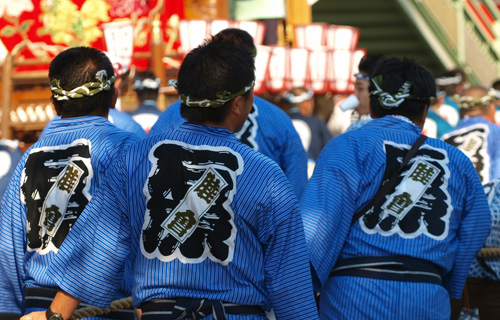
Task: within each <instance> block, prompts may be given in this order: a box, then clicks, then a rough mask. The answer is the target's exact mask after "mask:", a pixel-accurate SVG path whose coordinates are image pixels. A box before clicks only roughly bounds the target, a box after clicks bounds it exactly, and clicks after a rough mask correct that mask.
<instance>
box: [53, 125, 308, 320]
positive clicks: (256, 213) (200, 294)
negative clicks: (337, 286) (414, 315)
mask: <svg viewBox="0 0 500 320" xmlns="http://www.w3.org/2000/svg"><path fill="white" fill-rule="evenodd" d="M162 148H164V150H170V151H168V152H167V151H166V152H165V153H164V154H163V153H160V150H162ZM172 150H173V151H172ZM162 155H163V157H162ZM157 157H159V158H158V160H156V159H157ZM205 157H206V158H205ZM203 159H205V160H203ZM215 159H219V160H217V161H216V160H215ZM228 159H233V160H234V161H232V160H231V161H228ZM156 161H157V162H156ZM153 163H156V164H155V165H156V167H153ZM207 163H208V164H207ZM167 164H168V165H167ZM220 164H225V165H224V166H221V165H220ZM207 165H208V167H209V168H211V169H214V172H217V174H221V177H224V178H223V179H221V180H224V181H226V182H227V185H229V186H231V185H232V186H233V188H232V189H231V188H228V189H227V190H226V189H225V190H226V191H225V192H224V193H221V194H219V196H218V197H219V198H218V199H225V201H227V202H224V205H223V208H224V210H220V209H219V208H220V203H219V202H217V205H214V206H212V207H210V210H209V211H208V213H207V220H202V218H199V219H200V222H199V224H197V227H195V230H194V231H193V232H194V233H193V234H192V236H189V237H188V238H187V239H186V240H183V241H185V242H178V243H177V240H176V241H174V242H173V244H172V243H170V242H171V240H172V239H173V237H172V236H171V235H172V234H173V231H172V230H173V227H170V226H167V225H168V223H166V222H165V223H164V221H170V220H168V219H170V218H171V217H174V216H175V214H174V213H172V212H180V210H179V211H177V207H178V205H177V203H179V205H181V204H182V203H183V202H182V201H181V200H182V199H181V198H182V197H183V196H184V194H185V192H186V191H185V190H186V189H187V188H190V186H198V181H199V180H196V179H197V177H198V176H197V175H203V174H204V172H205V173H206V172H208V171H209V170H208V169H207ZM229 168H233V169H231V170H230V169H229ZM233 170H234V175H233V178H229V175H226V173H228V172H231V171H233ZM192 175H194V176H192ZM148 176H149V178H148ZM195 176H196V177H195ZM233 179H234V180H233ZM106 181H107V182H106V186H105V187H103V188H100V190H98V193H97V194H96V195H95V196H94V197H93V199H92V201H91V202H90V203H89V205H88V206H87V207H86V211H85V212H86V214H89V216H90V217H91V218H89V219H88V223H87V224H85V225H82V224H78V225H77V226H75V228H74V229H73V230H72V232H71V234H70V235H69V236H68V237H67V238H66V242H67V243H68V245H65V246H64V247H63V248H61V250H60V251H59V254H58V255H57V257H56V259H55V260H54V263H53V264H52V266H51V269H50V273H51V277H52V278H53V279H54V281H56V282H57V283H58V284H59V285H60V287H61V288H63V289H64V290H65V291H67V292H68V293H70V294H71V295H74V296H75V297H77V298H79V299H81V300H82V301H85V302H87V303H90V304H96V305H101V306H103V305H106V304H107V303H109V301H110V299H111V297H110V293H112V292H113V291H114V290H115V289H116V286H117V284H118V283H119V279H120V278H121V276H122V274H123V273H124V272H125V273H127V272H128V271H127V270H126V269H127V268H131V265H132V264H133V265H134V267H133V277H134V290H133V299H134V304H135V305H136V306H140V304H141V303H143V302H146V301H150V300H152V299H161V298H175V297H187V298H206V299H211V300H221V301H225V302H230V303H238V304H244V305H257V306H262V307H263V308H264V309H265V310H269V309H271V308H273V309H274V311H275V314H276V317H277V319H316V318H317V311H316V305H315V301H314V295H313V290H312V284H311V275H310V270H309V262H308V257H307V251H306V244H305V237H304V233H303V226H302V220H301V216H300V212H299V206H298V202H297V200H296V197H295V195H294V193H293V191H292V190H291V187H290V184H289V182H288V181H287V179H286V177H285V175H284V174H283V172H282V171H281V170H280V168H279V167H278V166H277V165H276V164H275V163H274V162H273V161H271V160H270V159H269V158H267V157H265V156H263V155H262V154H260V153H257V152H255V151H254V150H252V149H250V148H249V147H247V146H245V145H244V144H241V143H240V142H239V141H238V140H237V139H236V137H235V136H234V134H232V133H231V132H229V131H228V130H226V129H223V128H216V127H206V126H202V125H193V124H188V123H185V124H183V125H181V127H180V128H179V129H178V130H175V131H169V132H165V133H162V134H157V135H153V136H151V135H150V136H148V137H147V138H146V139H144V140H142V141H141V142H140V143H137V144H135V145H133V146H132V147H131V148H130V150H129V151H128V152H127V153H126V154H124V155H123V157H122V158H121V160H120V161H117V162H116V164H115V165H114V166H113V168H112V169H111V170H110V171H109V176H108V179H107V180H106ZM232 181H234V182H235V183H234V184H232ZM193 188H194V187H193ZM164 189H165V190H164ZM179 190H180V191H179ZM182 190H184V191H182ZM195 190H196V189H195ZM193 193H194V192H193ZM155 194H156V195H160V196H159V197H157V198H155V196H154V195H155ZM187 194H189V193H187ZM150 195H153V196H151V198H150ZM153 199H157V200H158V202H153ZM186 199H190V200H186V203H189V205H188V206H189V208H188V209H187V211H185V212H188V211H190V210H191V209H193V208H195V207H196V203H199V202H196V201H192V199H193V198H186ZM217 201H219V200H217ZM103 210H104V211H105V212H106V215H102V214H99V212H102V211H103ZM193 210H194V209H193ZM212 211H213V212H212ZM227 212H229V213H231V212H232V215H231V216H232V218H231V219H229V220H227V221H228V222H230V223H229V224H227V223H225V222H226V220H225V218H224V217H227V216H226V215H225V213H227ZM158 217H160V220H158ZM203 219H204V217H203ZM210 219H213V220H211V221H212V222H213V224H212V223H209V222H207V221H208V220H210ZM202 221H203V222H202ZM214 221H215V222H214ZM218 221H221V222H220V223H222V224H221V225H219V224H217V223H218ZM155 228H156V229H155ZM148 230H157V231H156V232H155V233H154V234H152V233H149V231H148ZM212 230H218V231H217V232H216V233H211V231H212ZM229 231H230V233H231V234H232V235H233V236H230V237H229V238H226V236H229V234H228V232H229ZM199 234H205V235H204V236H201V237H200V238H196V237H197V235H199ZM219 238H220V239H219ZM196 239H198V240H196ZM203 239H204V240H203ZM224 239H225V240H224ZM160 240H161V241H160ZM221 240H224V241H222V242H220V241H221ZM169 243H170V244H169ZM175 243H177V245H175ZM204 243H207V244H208V245H207V246H205V249H203V245H204ZM151 244H153V245H152V246H151ZM184 244H186V246H184ZM200 244H201V246H202V247H200ZM196 248H198V249H196ZM224 249H226V250H224ZM195 251H196V252H195ZM124 263H125V264H126V266H124ZM77 270H78V271H77ZM228 317H229V319H262V318H263V317H259V316H237V315H228ZM264 318H265V317H264ZM207 319H212V317H211V316H209V317H207Z"/></svg>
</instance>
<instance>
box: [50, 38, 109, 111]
mask: <svg viewBox="0 0 500 320" xmlns="http://www.w3.org/2000/svg"><path fill="white" fill-rule="evenodd" d="M49 79H50V85H51V90H52V96H53V97H54V99H55V100H57V102H56V103H57V104H58V106H59V108H60V113H61V116H62V117H63V118H71V117H81V116H86V115H90V114H107V112H108V110H109V108H110V107H111V104H112V101H113V82H114V71H113V66H112V64H111V62H110V61H109V58H108V57H107V56H106V54H104V53H103V52H102V51H99V50H97V49H94V48H89V47H75V48H70V49H67V50H65V51H63V52H61V53H59V54H58V55H57V56H56V57H55V58H54V59H53V60H52V62H51V63H50V66H49Z"/></svg>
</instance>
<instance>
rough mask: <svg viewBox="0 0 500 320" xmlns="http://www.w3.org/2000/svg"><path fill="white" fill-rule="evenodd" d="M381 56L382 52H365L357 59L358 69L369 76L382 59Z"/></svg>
mask: <svg viewBox="0 0 500 320" xmlns="http://www.w3.org/2000/svg"><path fill="white" fill-rule="evenodd" d="M383 57H384V55H383V54H373V53H371V54H370V53H368V54H365V55H364V56H363V58H361V60H360V61H359V64H358V70H359V71H360V72H364V73H366V74H367V75H369V76H371V75H372V73H373V71H374V70H375V67H376V66H377V63H378V62H379V61H380V60H382V58H383Z"/></svg>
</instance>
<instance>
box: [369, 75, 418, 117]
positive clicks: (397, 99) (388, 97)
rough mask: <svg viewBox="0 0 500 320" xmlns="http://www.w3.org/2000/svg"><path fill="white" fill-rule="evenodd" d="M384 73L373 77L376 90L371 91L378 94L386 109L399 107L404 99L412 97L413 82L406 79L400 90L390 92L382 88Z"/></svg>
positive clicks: (382, 105) (381, 104)
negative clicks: (393, 92)
mask: <svg viewBox="0 0 500 320" xmlns="http://www.w3.org/2000/svg"><path fill="white" fill-rule="evenodd" d="M382 79H383V77H382V75H378V76H376V77H373V79H372V82H373V84H374V85H375V90H374V91H372V92H370V93H371V94H373V95H376V96H378V101H379V102H380V106H381V107H382V108H384V109H393V108H397V107H399V105H400V104H401V103H403V101H405V100H406V99H411V98H412V96H411V95H410V88H411V85H412V84H411V82H410V81H405V83H403V85H402V86H401V88H399V90H398V92H396V93H395V94H390V93H388V92H385V91H383V90H382V89H381V86H382Z"/></svg>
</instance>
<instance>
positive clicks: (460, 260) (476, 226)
mask: <svg viewBox="0 0 500 320" xmlns="http://www.w3.org/2000/svg"><path fill="white" fill-rule="evenodd" d="M470 167H471V169H470V170H469V173H468V174H467V176H468V179H467V185H466V186H465V187H466V188H467V197H466V199H465V203H464V210H463V213H462V221H461V223H460V226H459V228H458V230H457V239H458V244H457V251H456V255H455V261H454V263H453V268H452V269H451V271H450V272H449V273H447V274H446V275H445V276H444V277H443V285H444V287H445V288H446V289H447V290H448V292H449V294H450V296H451V297H452V298H456V299H459V298H460V297H461V296H462V291H463V288H464V285H465V280H466V278H467V272H468V271H469V268H470V265H471V263H472V261H473V259H474V257H475V256H476V255H477V253H478V252H479V251H480V250H481V248H482V247H483V245H484V242H485V241H486V238H487V237H488V235H489V233H490V229H491V213H490V207H489V205H488V200H487V198H486V195H485V193H484V189H483V187H482V186H481V182H480V180H479V176H477V174H476V172H475V171H474V170H473V168H472V165H471V166H470Z"/></svg>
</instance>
